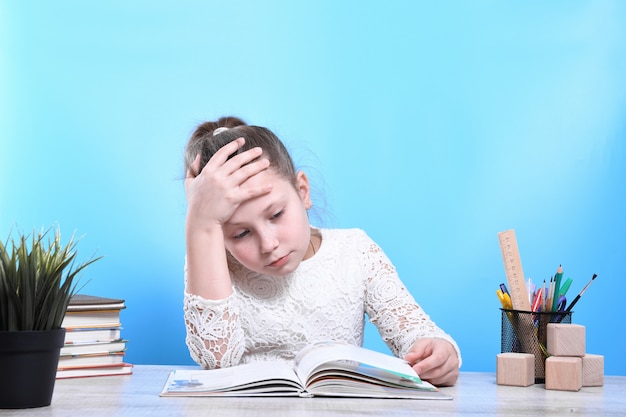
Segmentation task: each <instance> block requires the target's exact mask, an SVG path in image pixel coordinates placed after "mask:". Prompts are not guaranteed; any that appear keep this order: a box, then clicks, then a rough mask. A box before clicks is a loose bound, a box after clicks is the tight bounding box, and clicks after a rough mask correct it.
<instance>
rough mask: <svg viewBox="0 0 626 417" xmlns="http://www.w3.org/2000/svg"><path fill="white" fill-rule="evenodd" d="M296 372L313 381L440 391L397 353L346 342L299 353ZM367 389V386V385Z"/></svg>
mask: <svg viewBox="0 0 626 417" xmlns="http://www.w3.org/2000/svg"><path fill="white" fill-rule="evenodd" d="M295 366H296V373H297V374H298V377H299V378H300V380H302V381H305V386H306V387H307V388H309V387H310V386H311V385H312V384H314V385H316V386H317V387H319V386H320V385H324V384H344V385H345V384H347V383H348V381H351V382H350V384H351V385H353V386H356V385H363V386H366V385H372V384H378V385H384V386H386V387H389V388H393V389H396V388H397V389H414V390H428V391H436V390H437V388H435V387H434V386H433V385H431V384H429V383H428V382H425V381H422V380H421V379H420V378H419V376H418V375H417V373H416V372H415V370H413V368H412V367H411V366H410V365H409V364H408V362H406V361H404V360H402V359H399V358H397V357H395V356H391V355H387V354H384V353H380V352H376V351H373V350H369V349H365V348H362V347H359V346H354V345H349V344H343V343H318V344H315V345H312V346H310V347H307V348H305V349H303V350H302V351H301V352H300V353H299V354H298V355H297V356H296V365H295ZM364 388H365V387H364Z"/></svg>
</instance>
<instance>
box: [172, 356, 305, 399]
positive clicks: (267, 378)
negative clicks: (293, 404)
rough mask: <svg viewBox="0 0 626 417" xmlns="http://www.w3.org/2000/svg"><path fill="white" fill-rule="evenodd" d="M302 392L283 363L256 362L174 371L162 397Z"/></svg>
mask: <svg viewBox="0 0 626 417" xmlns="http://www.w3.org/2000/svg"><path fill="white" fill-rule="evenodd" d="M302 391H303V388H302V386H301V384H300V382H299V381H298V379H297V377H296V374H295V372H294V371H293V369H292V368H291V366H289V365H287V364H285V363H282V362H255V363H250V364H244V365H239V366H234V367H230V368H221V369H212V370H206V369H198V370H194V369H191V370H189V369H185V370H176V371H173V372H172V373H171V374H170V376H169V377H168V379H167V382H166V383H165V386H164V387H163V391H162V392H161V396H176V395H179V396H194V395H197V396H211V395H221V396H252V395H274V396H276V395H296V396H297V395H299V393H300V392H302Z"/></svg>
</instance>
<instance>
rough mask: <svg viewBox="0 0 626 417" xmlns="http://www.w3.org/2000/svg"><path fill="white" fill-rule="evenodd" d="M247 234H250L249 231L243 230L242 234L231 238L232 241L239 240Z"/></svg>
mask: <svg viewBox="0 0 626 417" xmlns="http://www.w3.org/2000/svg"><path fill="white" fill-rule="evenodd" d="M248 233H250V231H249V230H244V231H243V232H241V233H239V234H238V235H235V236H233V238H234V239H241V238H244V237H245V236H246V235H247V234H248Z"/></svg>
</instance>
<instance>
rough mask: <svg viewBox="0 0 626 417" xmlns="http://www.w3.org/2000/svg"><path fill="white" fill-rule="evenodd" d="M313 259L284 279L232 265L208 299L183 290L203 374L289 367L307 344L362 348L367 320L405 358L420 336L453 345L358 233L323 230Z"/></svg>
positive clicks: (189, 343) (194, 350)
mask: <svg viewBox="0 0 626 417" xmlns="http://www.w3.org/2000/svg"><path fill="white" fill-rule="evenodd" d="M320 232H321V234H322V244H321V246H320V248H319V250H318V251H317V253H316V254H315V255H314V256H313V257H311V258H309V259H307V260H305V261H303V262H302V263H301V264H300V265H299V267H298V269H296V271H294V272H293V273H292V274H290V275H287V276H284V277H273V276H268V275H261V274H258V273H255V272H251V271H249V270H246V269H245V268H243V267H238V268H236V269H235V270H233V271H231V276H232V282H233V294H232V295H231V296H230V297H228V298H226V299H223V300H217V301H213V300H206V299H203V298H201V297H198V296H195V295H192V294H189V293H187V292H185V299H184V315H185V324H186V327H187V339H186V342H187V346H188V347H189V352H190V354H191V357H192V358H193V360H195V361H196V362H197V363H198V364H199V365H201V366H203V367H204V368H208V369H212V368H221V367H222V368H223V367H229V366H233V365H238V364H241V363H249V362H255V361H265V360H280V361H285V362H290V361H292V360H293V358H294V356H295V354H296V353H297V352H298V351H299V350H300V349H302V348H303V347H304V346H306V345H307V344H309V343H314V342H318V341H330V340H332V341H342V342H347V343H351V344H354V345H358V346H361V345H362V342H363V329H364V325H365V314H367V315H368V316H369V319H370V320H371V321H372V323H374V324H375V325H376V327H377V328H378V331H379V332H380V334H381V336H382V338H383V339H384V341H385V342H386V343H387V345H388V346H389V348H390V349H391V350H392V352H393V353H394V354H395V355H396V356H399V357H403V356H404V355H405V354H406V352H407V351H408V350H409V348H410V347H411V346H412V345H413V343H414V342H415V341H416V340H417V339H418V338H420V337H435V338H441V339H445V340H448V341H450V342H451V343H452V344H453V345H454V347H455V349H456V350H457V353H458V354H459V361H460V359H461V356H460V351H459V348H458V346H457V345H456V343H455V342H454V340H453V339H452V338H451V337H450V336H449V335H447V334H446V333H444V332H443V331H442V330H441V329H440V328H439V327H437V325H436V324H435V323H434V322H433V321H432V320H431V319H430V318H429V317H428V315H427V314H426V313H424V311H423V310H422V309H421V307H420V306H419V305H418V304H417V303H416V302H415V300H414V299H413V297H412V296H411V294H409V292H408V291H407V290H406V288H405V287H404V285H403V284H402V282H401V281H400V279H399V278H398V274H397V273H396V271H395V268H394V266H393V265H392V263H391V261H390V260H389V259H388V258H387V256H386V255H385V254H384V253H383V251H382V250H381V248H380V247H379V246H378V245H377V244H376V243H374V241H372V240H371V239H370V238H369V237H368V236H367V235H366V234H365V232H363V231H362V230H359V229H321V230H320Z"/></svg>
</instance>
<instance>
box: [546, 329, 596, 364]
mask: <svg viewBox="0 0 626 417" xmlns="http://www.w3.org/2000/svg"><path fill="white" fill-rule="evenodd" d="M547 332H548V334H547V339H546V344H547V345H548V346H546V348H547V349H548V353H549V354H550V355H553V356H578V357H581V358H582V357H583V356H585V349H586V344H585V342H586V339H585V326H581V325H580V324H563V323H548V331H547Z"/></svg>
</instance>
